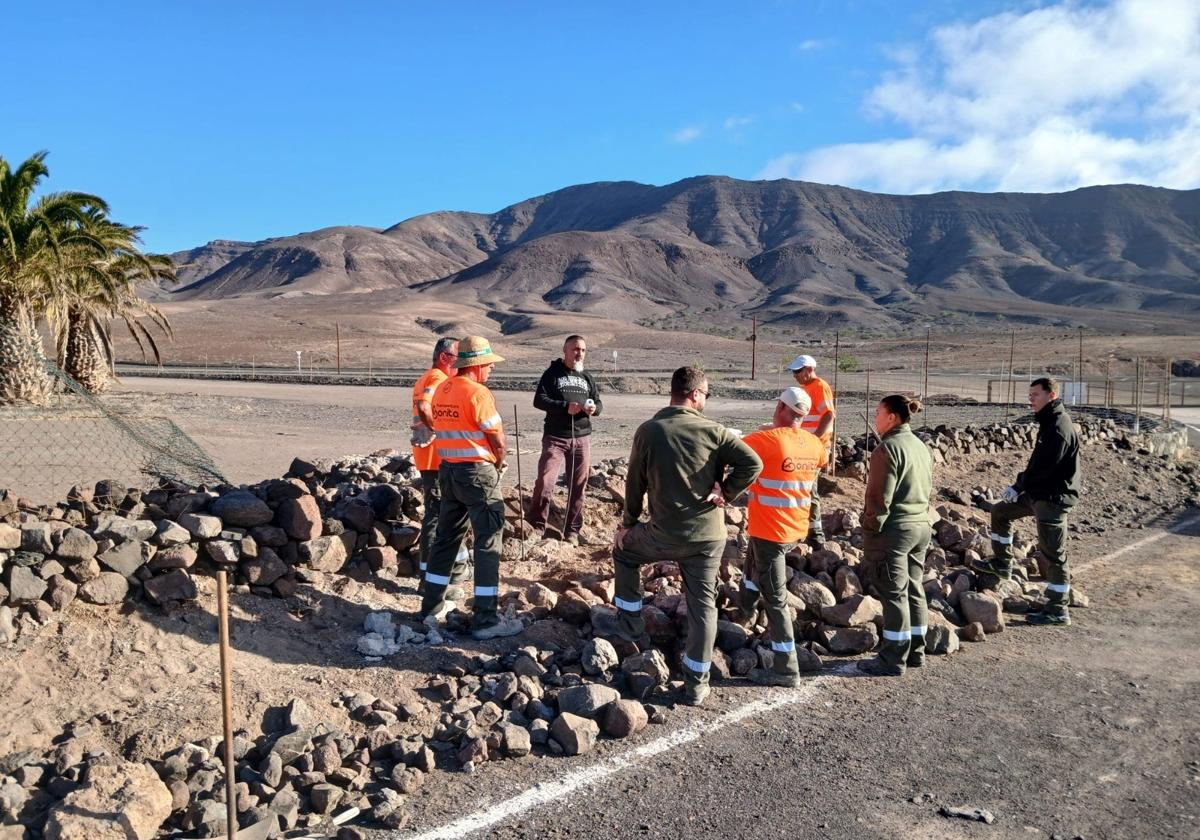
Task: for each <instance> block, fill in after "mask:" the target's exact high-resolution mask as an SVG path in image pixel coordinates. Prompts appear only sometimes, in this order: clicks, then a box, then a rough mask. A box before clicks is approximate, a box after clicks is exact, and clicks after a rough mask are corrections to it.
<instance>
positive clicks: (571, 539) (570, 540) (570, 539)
mask: <svg viewBox="0 0 1200 840" xmlns="http://www.w3.org/2000/svg"><path fill="white" fill-rule="evenodd" d="M563 542H565V543H566V544H567V545H574V546H577V545H579V535H578V534H567V536H566V537H564V538H563Z"/></svg>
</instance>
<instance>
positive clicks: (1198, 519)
mask: <svg viewBox="0 0 1200 840" xmlns="http://www.w3.org/2000/svg"><path fill="white" fill-rule="evenodd" d="M1193 525H1200V516H1193V517H1192V518H1191V519H1185V520H1183V521H1182V522H1176V523H1175V524H1174V525H1172V526H1171V527H1170V528H1168V529H1167V530H1165V531H1159V532H1158V533H1157V534H1151V535H1150V536H1148V537H1143V538H1142V539H1140V540H1137V541H1136V542H1131V543H1130V544H1129V545H1127V546H1124V547H1123V548H1118V549H1117V550H1116V551H1110V552H1109V553H1108V554H1105V555H1104V556H1103V557H1096V558H1093V559H1091V560H1089V561H1087V562H1086V563H1080V564H1078V565H1077V566H1076V567H1075V571H1076V572H1083V571H1086V570H1088V569H1090V568H1092V567H1093V566H1098V565H1100V564H1101V563H1108V562H1111V561H1113V560H1116V559H1117V558H1118V557H1124V556H1125V555H1126V554H1129V553H1130V552H1133V551H1137V550H1138V549H1139V548H1145V547H1146V546H1148V545H1152V544H1153V543H1156V542H1158V541H1159V540H1161V539H1163V538H1164V537H1168V536H1170V535H1172V534H1179V533H1182V532H1183V531H1185V530H1187V529H1188V528H1190V527H1192V526H1193Z"/></svg>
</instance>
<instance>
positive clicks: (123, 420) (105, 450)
mask: <svg viewBox="0 0 1200 840" xmlns="http://www.w3.org/2000/svg"><path fill="white" fill-rule="evenodd" d="M3 330H4V328H3V327H2V326H0V331H3ZM6 340H7V341H12V340H15V339H13V333H12V332H0V346H6V344H7V341H6ZM26 344H28V341H26ZM7 346H11V345H7ZM31 349H33V350H34V355H35V356H36V357H37V361H38V364H39V365H40V367H41V368H42V369H43V372H44V375H45V377H47V380H48V383H47V384H48V390H49V397H48V399H47V400H46V401H45V402H44V403H43V404H37V405H34V404H29V403H24V402H14V401H8V402H0V488H3V489H7V490H11V491H13V492H15V493H16V494H17V495H19V496H22V497H24V498H28V499H30V500H32V501H34V502H38V503H46V502H51V501H55V500H58V499H62V498H65V494H66V492H67V491H68V490H70V488H71V487H73V486H75V485H83V486H90V485H92V484H94V483H95V482H96V481H99V480H101V479H113V480H116V481H118V482H120V483H122V484H124V485H125V486H130V487H140V486H149V485H152V484H154V483H155V482H157V481H160V480H175V481H181V482H187V483H191V484H213V483H223V482H224V481H225V478H224V476H222V475H221V472H220V470H218V469H217V467H216V465H215V464H214V463H213V461H212V459H211V458H210V457H209V456H208V454H207V453H206V452H205V451H204V449H203V448H202V447H201V446H200V445H199V444H197V443H196V442H195V441H194V440H192V438H190V437H189V436H188V435H187V434H186V433H184V431H183V430H182V429H180V428H179V426H178V425H176V424H175V422H174V421H172V420H171V419H170V418H167V417H160V416H152V415H141V414H136V413H132V412H130V411H128V410H127V409H118V408H117V407H116V406H114V405H113V404H112V403H111V402H110V401H109V400H106V399H105V398H104V397H102V396H96V395H93V394H89V393H88V392H87V391H85V390H84V389H83V388H81V387H80V386H79V384H78V383H77V382H76V381H75V380H74V379H73V378H71V377H70V376H69V375H67V374H66V373H65V372H64V371H63V370H62V369H60V368H59V367H58V365H56V364H55V363H54V362H52V361H50V360H49V359H47V358H45V356H44V355H43V354H42V350H41V347H40V346H39V347H36V348H31ZM0 363H3V364H5V365H8V364H10V361H9V360H7V359H5V360H0ZM26 375H27V376H33V377H36V376H38V375H39V372H38V371H37V370H33V371H30V372H28V373H27V374H26Z"/></svg>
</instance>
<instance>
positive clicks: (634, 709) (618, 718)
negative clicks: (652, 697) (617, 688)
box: [604, 700, 649, 738]
mask: <svg viewBox="0 0 1200 840" xmlns="http://www.w3.org/2000/svg"><path fill="white" fill-rule="evenodd" d="M648 720H649V717H648V716H647V715H646V707H645V706H643V705H642V704H641V703H639V702H637V701H636V700H617V701H615V702H613V703H610V704H609V706H608V708H607V709H606V710H605V712H604V734H605V735H608V736H610V737H613V738H627V737H629V736H630V735H632V734H633V733H635V732H639V731H640V730H642V729H645V728H646V723H647V722H648Z"/></svg>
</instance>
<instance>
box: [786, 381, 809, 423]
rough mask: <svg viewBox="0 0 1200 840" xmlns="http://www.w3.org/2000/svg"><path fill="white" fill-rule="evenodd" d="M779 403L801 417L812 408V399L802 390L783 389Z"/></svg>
mask: <svg viewBox="0 0 1200 840" xmlns="http://www.w3.org/2000/svg"><path fill="white" fill-rule="evenodd" d="M779 401H780V402H781V403H783V404H784V405H786V406H787V407H788V408H790V409H791V410H792V411H794V412H796V413H797V414H799V415H802V416H803V415H807V414H808V410H809V409H810V408H812V397H810V396H809V395H808V392H806V391H805V390H804V389H803V388H784V389H783V392H782V393H781V394H780V395H779Z"/></svg>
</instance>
